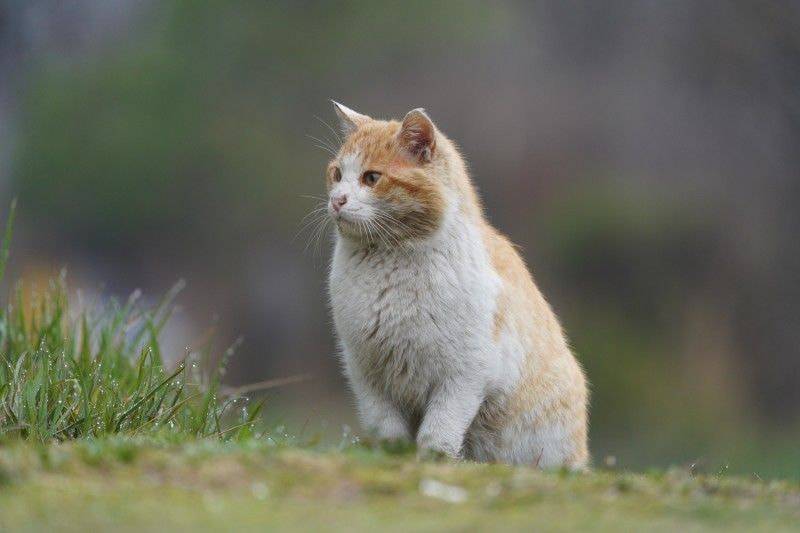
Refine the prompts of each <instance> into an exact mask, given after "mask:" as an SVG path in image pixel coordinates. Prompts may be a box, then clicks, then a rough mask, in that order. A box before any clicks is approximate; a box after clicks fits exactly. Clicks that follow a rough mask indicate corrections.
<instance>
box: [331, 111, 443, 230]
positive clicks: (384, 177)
mask: <svg viewBox="0 0 800 533" xmlns="http://www.w3.org/2000/svg"><path fill="white" fill-rule="evenodd" d="M334 108H335V110H336V114H337V115H338V116H339V121H340V124H341V129H342V132H343V133H344V137H343V142H342V146H341V148H340V149H339V151H338V153H337V154H336V155H335V156H334V158H333V159H332V160H331V161H330V163H329V164H328V168H327V173H326V182H327V186H328V212H329V214H330V216H331V217H332V218H333V220H334V222H335V223H336V226H337V228H338V231H339V234H340V235H342V236H343V237H345V238H348V239H354V240H359V241H362V242H371V243H375V244H384V245H388V246H393V245H397V244H399V243H402V242H405V241H408V240H410V239H420V238H425V237H426V236H428V235H430V234H432V233H433V232H435V231H436V230H437V229H438V228H439V226H440V225H441V221H442V217H443V216H444V212H445V208H446V201H447V190H446V183H445V182H446V179H447V176H446V174H447V157H446V154H443V153H442V152H443V151H444V150H446V149H448V148H450V144H449V143H448V141H447V140H446V139H445V138H444V137H443V136H442V135H441V133H439V132H438V131H437V129H436V126H434V124H433V122H431V119H430V118H429V117H428V115H427V114H425V111H423V110H422V109H414V110H412V111H409V112H408V114H406V116H405V118H404V119H403V121H402V122H398V121H384V120H376V119H372V118H370V117H368V116H366V115H362V114H360V113H357V112H356V111H353V110H352V109H349V108H347V107H345V106H343V105H341V104H338V103H336V102H334ZM443 149H444V150H443Z"/></svg>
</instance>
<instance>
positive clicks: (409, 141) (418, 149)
mask: <svg viewBox="0 0 800 533" xmlns="http://www.w3.org/2000/svg"><path fill="white" fill-rule="evenodd" d="M397 135H398V139H399V140H400V145H401V146H402V147H403V148H404V149H405V150H406V151H407V152H408V153H409V154H410V155H411V156H412V157H413V158H415V159H416V160H417V161H419V162H421V163H427V162H429V161H430V160H431V159H432V158H433V152H434V151H435V150H436V127H435V126H434V125H433V122H432V121H431V119H430V117H428V115H427V114H426V113H425V110H424V109H422V108H421V107H420V108H417V109H412V110H411V111H409V112H408V114H407V115H406V116H405V118H404V119H403V125H402V126H401V128H400V133H398V134H397Z"/></svg>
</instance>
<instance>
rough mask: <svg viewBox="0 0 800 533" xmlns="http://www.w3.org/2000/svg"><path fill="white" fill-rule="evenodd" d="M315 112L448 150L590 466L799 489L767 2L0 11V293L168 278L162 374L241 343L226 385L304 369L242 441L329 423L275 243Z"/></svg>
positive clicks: (336, 421)
mask: <svg viewBox="0 0 800 533" xmlns="http://www.w3.org/2000/svg"><path fill="white" fill-rule="evenodd" d="M328 98H335V99H336V100H339V101H341V102H343V103H345V104H346V105H348V106H351V107H353V108H355V109H357V110H359V111H361V112H363V113H366V114H370V115H372V116H376V117H401V116H402V115H403V114H404V113H405V112H406V111H407V110H409V109H411V108H413V107H418V106H424V107H425V108H426V109H427V110H428V111H429V113H430V115H431V116H432V117H433V118H434V120H435V121H436V122H437V123H438V124H439V126H440V127H441V128H442V129H443V130H444V131H445V132H447V133H448V134H449V135H450V136H451V137H452V138H454V139H455V140H456V141H457V142H458V143H459V144H460V145H461V146H462V147H463V149H464V152H465V153H466V154H467V157H468V160H469V164H470V167H471V169H472V171H473V173H474V179H475V181H476V183H477V185H478V187H479V188H480V190H481V191H482V193H483V196H484V198H485V203H486V207H487V211H488V213H489V218H490V219H491V221H492V222H493V223H494V224H495V225H497V226H498V227H499V228H500V229H501V230H503V231H504V232H506V233H507V234H509V235H510V236H511V238H512V239H513V240H514V241H515V242H517V243H518V244H519V245H520V246H521V249H522V251H523V253H524V256H525V258H526V259H527V261H528V262H529V264H530V265H531V266H532V268H533V270H534V274H535V277H536V279H537V281H538V283H539V284H540V286H541V287H542V289H543V291H544V292H545V294H547V295H548V297H549V299H550V300H551V302H552V303H553V305H554V307H555V309H556V310H557V312H558V313H559V315H560V316H561V317H562V320H563V322H564V324H565V326H566V328H567V330H568V332H569V334H570V337H571V340H572V343H573V345H574V347H575V350H576V352H577V354H578V355H579V357H580V359H581V361H582V362H583V364H584V365H585V367H586V369H587V371H588V374H589V377H590V379H591V382H592V384H593V401H592V449H593V453H594V456H595V458H596V462H597V463H600V464H602V463H603V462H604V461H606V460H608V461H609V462H614V461H616V464H617V465H618V466H623V467H632V468H643V467H660V466H666V465H673V464H677V465H694V466H693V467H694V468H697V469H704V470H706V471H709V472H726V471H735V472H740V473H745V474H753V475H758V476H762V477H764V476H776V475H779V476H783V477H795V478H800V279H799V278H798V276H799V274H798V273H800V246H798V230H800V209H799V207H800V7H799V6H798V4H797V3H796V2H744V1H730V2H689V1H686V2H655V1H640V2H629V1H626V2H623V1H604V2H574V1H559V2H471V1H466V0H461V1H441V2H430V1H420V2H418V1H405V2H396V3H395V2H375V1H369V0H366V1H348V2H336V3H333V2H331V3H318V2H308V1H294V2H266V1H256V0H254V1H240V0H236V1H227V2H204V1H198V0H159V1H153V0H150V1H148V0H5V1H4V2H2V3H0V201H2V203H3V205H8V203H9V202H10V200H11V198H12V197H17V198H18V199H19V219H18V225H17V230H16V233H15V243H14V246H13V251H12V259H13V263H12V271H11V276H10V277H11V278H15V277H20V276H21V277H24V278H25V279H26V283H27V284H28V285H29V286H35V285H36V284H37V283H44V282H45V280H46V279H47V278H48V277H50V276H52V275H55V274H56V273H58V272H59V270H60V269H61V268H63V267H66V268H67V270H68V272H69V274H68V276H69V279H70V282H71V284H72V286H73V287H80V288H81V290H82V291H83V292H84V294H90V295H95V297H99V298H107V297H113V296H116V297H119V298H124V297H126V295H127V294H128V293H130V292H131V291H133V290H135V289H137V288H141V289H142V290H143V291H144V292H145V294H147V295H149V296H150V297H151V298H153V299H155V298H157V297H158V296H159V295H160V294H162V293H163V292H164V291H166V290H167V289H168V288H169V287H170V286H171V285H172V284H173V283H174V282H176V281H177V280H179V279H185V280H186V281H187V283H188V288H187V289H186V290H185V291H184V292H183V293H182V295H181V296H180V299H179V301H180V303H181V306H182V311H181V312H180V313H179V314H178V316H176V318H175V320H174V321H173V323H172V325H171V328H170V329H169V331H168V334H167V339H165V340H166V341H167V343H168V345H169V346H170V350H171V353H172V354H173V356H174V357H175V358H179V357H181V356H182V355H183V353H184V350H185V349H186V346H190V345H191V344H192V343H193V342H196V341H195V340H194V339H197V338H200V337H201V336H202V335H203V332H205V331H206V330H207V328H208V327H209V326H211V325H213V326H215V327H216V331H217V339H219V342H220V345H221V346H223V347H224V345H225V344H226V343H228V342H233V340H235V339H236V338H237V337H239V336H242V337H243V339H244V342H243V344H242V345H241V346H240V347H239V349H238V351H237V353H236V355H235V356H234V357H233V359H232V361H231V364H230V367H229V372H228V374H227V379H228V381H229V382H230V383H231V384H242V383H248V382H254V381H260V380H265V379H270V378H275V377H284V376H293V375H298V374H310V375H311V378H310V379H309V380H308V381H306V382H304V383H302V384H296V385H291V386H286V387H282V388H279V389H275V390H272V391H271V392H270V393H269V397H268V404H267V418H268V419H269V421H270V423H282V424H285V425H286V427H287V431H290V432H296V433H299V434H302V435H313V434H320V435H322V436H323V438H331V439H335V438H337V435H340V434H341V433H342V431H343V429H342V428H343V427H345V425H349V426H351V427H353V431H356V432H357V431H358V430H357V429H356V423H355V419H354V415H353V410H352V406H351V403H350V400H349V398H348V395H347V393H346V388H345V384H344V382H343V380H342V379H341V377H340V375H339V371H338V367H337V362H336V359H335V357H334V341H333V337H332V334H331V328H330V319H329V315H328V310H327V303H326V297H325V292H324V290H325V289H324V288H325V276H326V268H327V267H326V265H327V261H328V255H329V249H330V242H331V241H330V236H329V235H325V236H323V238H322V239H321V241H322V242H321V243H320V244H319V245H315V244H314V243H313V242H311V243H310V242H309V241H311V240H312V236H313V232H312V231H306V232H302V231H301V228H302V224H301V220H302V218H303V216H304V215H305V214H306V213H308V212H309V211H310V210H311V209H312V207H313V206H314V204H315V203H316V200H314V199H313V198H310V197H313V196H315V195H316V196H319V195H322V194H324V185H323V168H324V165H325V163H326V161H327V154H326V153H325V152H324V151H323V150H320V149H318V148H317V147H315V144H317V142H316V141H315V140H314V139H312V138H311V137H309V136H313V137H317V138H320V139H324V138H326V136H327V137H332V134H331V132H330V130H329V129H328V127H327V126H326V125H324V124H323V123H322V121H327V122H328V123H331V124H334V123H335V121H334V118H335V117H334V116H333V113H332V110H331V109H330V104H329V102H328ZM320 119H321V120H320ZM298 233H299V235H298ZM344 431H345V432H346V431H347V429H346V428H345V429H344Z"/></svg>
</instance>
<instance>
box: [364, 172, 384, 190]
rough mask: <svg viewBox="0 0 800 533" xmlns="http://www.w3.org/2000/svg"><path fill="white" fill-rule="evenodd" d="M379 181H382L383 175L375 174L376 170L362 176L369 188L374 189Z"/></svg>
mask: <svg viewBox="0 0 800 533" xmlns="http://www.w3.org/2000/svg"><path fill="white" fill-rule="evenodd" d="M379 179H381V173H380V172H375V171H374V170H369V171H367V172H364V175H363V176H361V181H362V182H363V183H364V185H366V186H367V187H374V186H375V184H376V183H378V180H379Z"/></svg>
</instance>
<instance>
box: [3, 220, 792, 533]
mask: <svg viewBox="0 0 800 533" xmlns="http://www.w3.org/2000/svg"><path fill="white" fill-rule="evenodd" d="M12 222H13V209H12V216H11V217H10V218H9V223H8V224H7V226H6V232H5V238H4V239H3V243H2V246H0V279H1V278H2V274H3V272H4V271H5V264H6V260H7V258H8V249H9V242H10V235H11V226H12V224H11V223H12ZM179 288H180V287H176V289H175V290H173V291H171V292H170V293H169V294H167V295H166V297H165V298H164V299H163V300H162V302H161V303H160V304H158V305H156V306H153V307H148V306H145V305H143V304H142V303H141V298H140V297H139V295H138V294H134V295H133V296H131V297H130V298H129V299H127V300H126V301H124V302H117V301H115V300H113V299H112V300H106V301H104V302H102V303H81V302H80V301H79V302H78V305H75V304H74V302H73V301H72V299H71V298H70V294H71V293H70V291H69V290H68V288H67V285H66V280H65V277H64V276H62V277H60V278H59V279H57V280H54V281H53V282H51V283H50V284H49V285H48V286H47V287H44V288H43V289H41V290H39V291H38V292H37V291H32V290H28V289H26V288H24V287H22V286H21V285H18V286H17V289H16V290H15V291H14V293H13V294H14V295H13V297H12V298H10V300H9V302H8V303H7V304H6V305H5V307H4V308H3V309H2V310H1V311H0V531H87V530H90V531H92V530H94V531H105V530H109V531H137V532H139V531H165V530H166V531H184V530H185V531H189V530H191V531H229V530H237V531H248V530H249V531H263V530H272V529H280V530H318V529H325V530H342V531H353V530H374V529H378V528H380V529H381V530H386V531H408V530H442V529H444V530H458V531H470V530H475V531H478V530H490V529H492V530H498V529H502V530H512V531H513V530H530V529H543V530H608V531H618V530H643V529H647V530H648V531H652V530H655V531H659V530H661V531H674V530H676V529H678V528H680V529H687V530H705V529H709V530H722V529H725V530H753V529H773V530H792V529H797V525H798V524H799V523H800V487H798V485H796V484H793V483H789V482H763V481H760V480H747V479H742V478H735V477H726V476H693V475H691V474H690V473H689V472H686V471H682V470H671V471H668V472H659V473H651V474H647V475H639V474H632V473H624V472H603V471H597V472H593V473H587V474H565V473H546V472H540V471H538V470H535V469H531V468H511V467H507V466H502V465H477V464H469V463H451V462H419V461H417V460H416V459H415V456H414V450H413V449H404V448H395V449H386V448H370V447H368V446H365V445H363V444H357V443H353V442H351V439H349V438H347V439H344V438H343V439H342V443H341V444H340V445H339V446H320V445H312V444H311V443H308V442H307V443H304V444H303V443H299V442H298V441H297V439H293V438H292V437H287V436H286V435H285V434H284V432H283V431H282V430H275V431H269V430H266V429H264V424H263V422H260V418H259V417H258V413H259V407H260V406H258V405H256V406H253V405H249V404H248V402H247V401H246V399H244V398H242V397H240V396H239V395H237V392H236V391H233V392H228V393H224V390H223V388H222V386H221V376H222V373H223V370H224V365H225V363H226V361H227V358H228V357H229V356H230V354H231V353H232V349H231V350H228V351H226V352H224V353H223V354H222V357H219V358H215V357H214V351H213V350H212V349H211V348H210V346H211V344H210V342H207V341H204V342H202V343H201V346H194V347H192V348H191V349H189V350H187V353H186V354H182V357H179V358H175V357H163V356H162V353H161V346H160V344H159V334H160V333H161V331H162V329H163V328H164V325H165V324H166V323H167V321H168V319H169V316H170V314H171V310H172V308H173V304H172V302H173V299H174V297H175V295H176V293H177V290H178V289H179ZM176 359H177V360H176ZM166 361H172V363H168V362H166ZM239 390H240V391H241V390H243V389H239Z"/></svg>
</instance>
